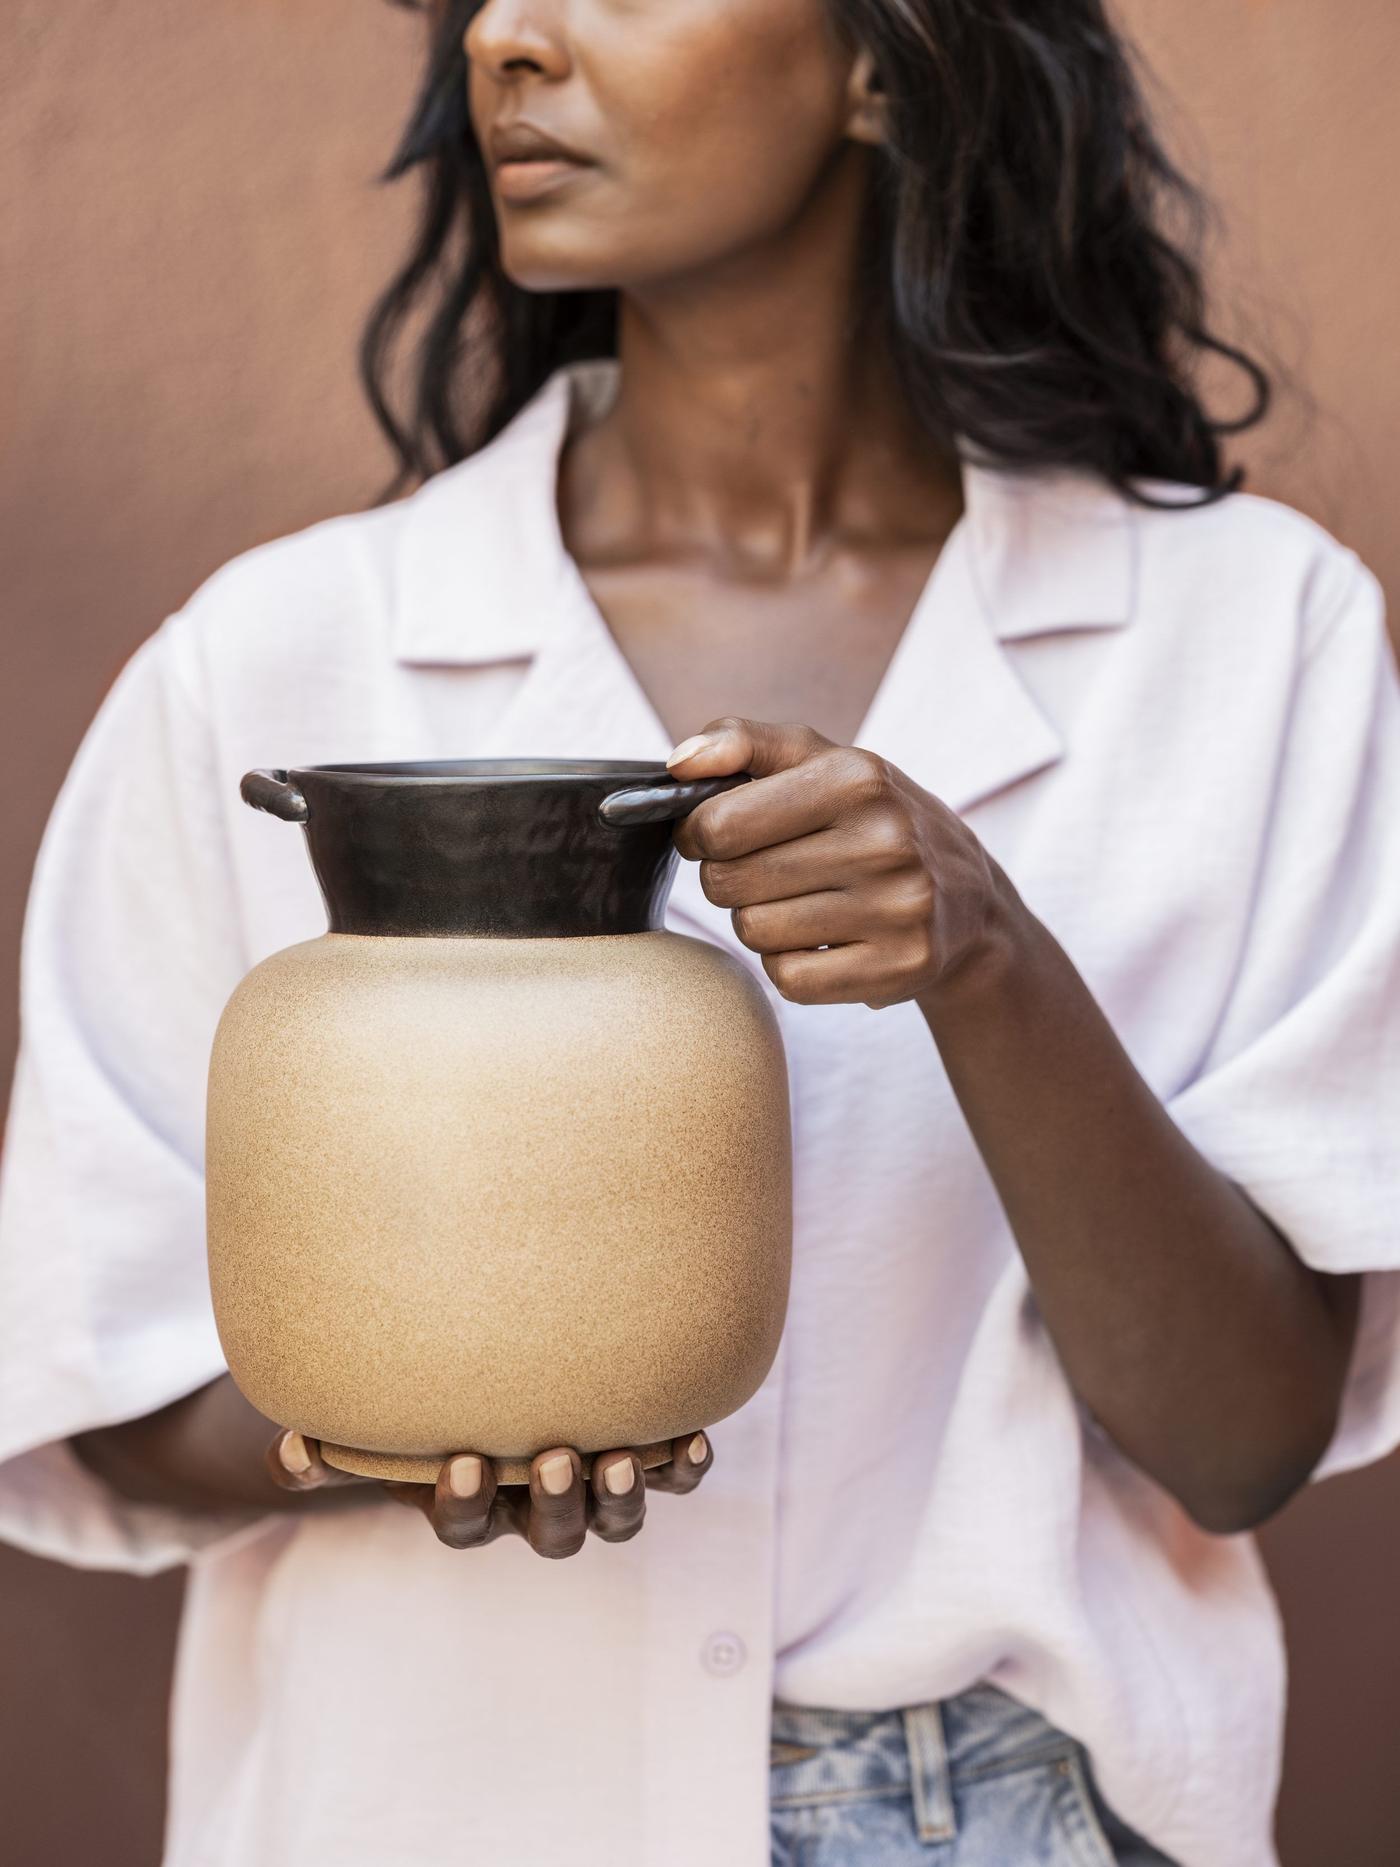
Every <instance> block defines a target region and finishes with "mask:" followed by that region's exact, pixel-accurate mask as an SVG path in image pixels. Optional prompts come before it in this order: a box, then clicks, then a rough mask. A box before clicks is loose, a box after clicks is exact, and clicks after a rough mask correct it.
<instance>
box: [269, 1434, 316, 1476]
mask: <svg viewBox="0 0 1400 1867" xmlns="http://www.w3.org/2000/svg"><path fill="white" fill-rule="evenodd" d="M277 1456H278V1458H279V1459H281V1461H282V1464H283V1467H284V1468H285V1469H286V1470H287V1471H289V1472H292V1473H293V1474H294V1475H295V1476H296V1477H298V1478H300V1477H301V1476H302V1475H303V1473H305V1472H309V1471H310V1470H311V1454H310V1453H309V1452H308V1451H307V1449H306V1441H305V1440H304V1439H303V1438H302V1436H301V1434H300V1433H284V1434H283V1436H282V1444H281V1446H280V1448H279V1449H278V1453H277Z"/></svg>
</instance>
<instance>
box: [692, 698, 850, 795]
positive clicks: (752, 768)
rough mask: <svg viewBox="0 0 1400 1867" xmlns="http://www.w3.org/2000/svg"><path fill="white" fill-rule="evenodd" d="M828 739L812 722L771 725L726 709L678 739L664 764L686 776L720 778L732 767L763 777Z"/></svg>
mask: <svg viewBox="0 0 1400 1867" xmlns="http://www.w3.org/2000/svg"><path fill="white" fill-rule="evenodd" d="M831 743H832V742H831V740H830V739H826V738H824V737H823V736H822V734H821V733H819V732H817V731H815V730H814V728H812V727H811V726H799V725H797V724H796V723H790V724H787V725H774V724H773V723H772V722H771V721H769V720H749V719H741V718H740V717H739V716H738V715H737V714H733V713H728V714H725V715H724V716H723V718H721V719H715V720H711V721H709V723H708V724H707V725H706V726H704V727H703V728H702V729H701V731H700V732H698V733H692V734H691V736H690V737H689V738H688V739H682V740H681V742H680V744H679V745H678V746H676V747H675V748H674V750H673V751H672V752H671V755H670V757H669V758H668V759H667V760H666V768H667V770H668V771H672V772H674V773H676V775H677V776H678V777H684V778H688V779H691V778H722V777H727V776H728V774H729V773H730V772H735V771H749V772H752V773H753V774H754V776H755V777H758V778H763V777H767V776H768V775H769V774H770V773H771V772H775V771H786V770H788V768H789V767H790V766H793V765H797V764H800V763H801V761H802V760H803V759H805V758H810V757H811V755H812V753H813V752H816V751H819V750H820V749H821V748H822V747H823V746H830V745H831Z"/></svg>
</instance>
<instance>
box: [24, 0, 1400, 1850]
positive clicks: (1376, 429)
mask: <svg viewBox="0 0 1400 1867" xmlns="http://www.w3.org/2000/svg"><path fill="white" fill-rule="evenodd" d="M1120 11H1121V12H1122V13H1123V14H1124V15H1125V17H1126V18H1127V20H1128V23H1129V24H1130V26H1132V27H1133V28H1135V29H1138V30H1140V32H1141V34H1142V37H1143V41H1144V43H1145V44H1146V45H1147V46H1148V47H1149V49H1150V50H1151V52H1152V54H1153V56H1154V58H1155V59H1156V61H1157V62H1158V64H1159V65H1160V68H1161V70H1162V71H1163V73H1164V74H1165V77H1166V79H1167V82H1168V84H1169V86H1170V88H1171V89H1172V90H1173V91H1174V92H1175V94H1176V96H1177V98H1178V100H1180V101H1179V104H1178V107H1177V109H1176V110H1175V111H1174V120H1176V121H1178V122H1179V124H1180V129H1181V138H1182V139H1183V140H1184V143H1185V147H1186V153H1187V156H1188V160H1189V161H1190V164H1191V166H1192V167H1194V168H1196V169H1198V170H1200V169H1202V168H1204V170H1205V171H1206V175H1207V179H1208V180H1209V181H1210V182H1211V183H1212V185H1213V186H1214V187H1215V188H1216V189H1217V190H1218V191H1219V193H1220V194H1221V195H1222V196H1223V198H1224V200H1225V203H1226V206H1227V210H1228V213H1229V217H1230V224H1231V228H1232V246H1231V250H1230V252H1229V253H1228V255H1227V256H1226V259H1225V263H1224V265H1223V267H1222V270H1221V275H1220V276H1221V279H1222V284H1223V289H1224V312H1225V321H1226V323H1227V325H1229V324H1230V323H1231V322H1232V321H1234V322H1235V323H1236V325H1237V326H1238V325H1239V324H1240V323H1241V322H1243V325H1244V326H1245V328H1246V329H1252V328H1255V327H1257V326H1258V325H1260V324H1261V323H1262V326H1263V329H1264V331H1265V334H1266V336H1267V337H1268V338H1269V339H1270V341H1273V342H1275V343H1276V345H1277V347H1278V348H1279V349H1281V351H1282V353H1283V355H1284V357H1285V360H1287V361H1289V362H1291V363H1292V364H1294V366H1295V367H1296V368H1297V369H1298V370H1299V373H1300V374H1301V375H1302V376H1303V377H1304V378H1305V379H1306V380H1307V381H1308V382H1309V384H1310V385H1311V388H1312V390H1313V391H1314V394H1315V396H1316V399H1317V402H1318V404H1319V409H1320V414H1319V417H1318V419H1317V420H1316V421H1315V422H1314V423H1313V425H1312V426H1311V428H1309V427H1307V426H1306V425H1305V424H1304V422H1303V420H1302V417H1301V416H1300V415H1299V413H1298V412H1297V411H1296V410H1294V411H1293V412H1291V413H1290V412H1289V411H1287V410H1285V411H1284V414H1283V416H1282V417H1281V419H1280V420H1279V421H1278V422H1276V423H1275V424H1274V425H1273V427H1272V429H1271V431H1270V432H1269V434H1268V435H1266V436H1265V437H1264V438H1263V439H1262V440H1261V441H1257V442H1254V443H1252V444H1251V451H1252V456H1253V458H1254V460H1255V462H1256V463H1257V465H1258V467H1259V475H1258V478H1257V481H1256V482H1255V483H1257V484H1258V485H1259V486H1260V488H1261V489H1262V490H1266V491H1270V492H1274V493H1277V494H1278V495H1279V496H1281V497H1284V498H1286V499H1288V500H1289V501H1290V503H1294V504H1299V505H1302V506H1304V507H1305V508H1307V509H1309V510H1312V511H1313V512H1315V513H1316V514H1317V516H1319V517H1320V518H1321V519H1322V520H1323V522H1324V523H1326V524H1327V525H1328V526H1329V528H1330V529H1332V530H1334V531H1336V532H1338V533H1339V534H1340V535H1341V536H1342V537H1343V538H1344V539H1345V540H1346V541H1347V542H1348V543H1351V544H1353V545H1355V546H1356V547H1357V548H1358V549H1359V550H1360V551H1361V552H1362V554H1363V556H1365V557H1366V558H1367V560H1368V562H1370V563H1371V564H1372V565H1374V567H1375V568H1376V569H1377V570H1378V571H1379V572H1380V573H1381V575H1382V576H1383V577H1384V578H1385V579H1386V581H1387V583H1388V586H1389V588H1390V590H1391V592H1392V595H1393V597H1394V598H1396V599H1397V600H1396V602H1395V609H1396V611H1397V613H1400V534H1397V533H1396V532H1395V528H1394V526H1393V523H1392V520H1391V506H1392V503H1393V497H1394V494H1393V490H1392V489H1393V488H1394V486H1395V485H1396V483H1397V474H1398V473H1400V366H1397V364H1396V362H1395V360H1394V355H1393V351H1394V345H1393V322H1394V304H1395V300H1396V296H1397V291H1398V290H1400V259H1397V258H1396V256H1395V255H1394V254H1393V253H1392V252H1391V251H1390V250H1389V248H1388V247H1387V246H1386V245H1385V243H1384V242H1382V241H1378V240H1377V238H1376V225H1375V217H1374V203H1375V198H1376V195H1377V192H1378V191H1380V192H1382V193H1383V191H1384V189H1385V188H1386V187H1387V186H1388V183H1387V181H1386V179H1385V178H1386V177H1388V176H1389V175H1390V174H1391V173H1393V172H1394V170H1395V168H1396V167H1397V163H1400V118H1398V117H1397V116H1396V114H1395V112H1394V109H1393V99H1394V96H1395V93H1396V90H1397V81H1400V8H1397V7H1396V6H1395V4H1394V0H1348V5H1347V6H1346V8H1345V9H1336V8H1321V7H1318V6H1317V5H1316V4H1315V0H1173V4H1172V5H1171V6H1170V7H1169V8H1168V7H1162V6H1159V5H1158V6H1154V5H1151V4H1149V0H1123V3H1122V5H1121V7H1120ZM418 31H419V22H418V21H417V20H416V19H415V18H414V17H413V16H412V15H410V14H406V13H404V12H401V11H399V10H398V9H395V8H391V7H389V6H387V5H365V6H361V7H351V8H347V7H344V6H339V5H333V4H332V0H298V4H297V5H296V6H295V7H286V8H283V7H266V6H264V7H248V6H239V5H235V4H234V3H233V0H207V3H206V4H205V5H203V6H200V7H197V8H190V7H188V6H176V5H175V4H174V0H102V3H101V4H98V0H70V4H69V5H67V6H66V7H63V8H44V7H40V6H39V5H37V4H36V3H35V0H12V4H11V6H10V7H9V8H7V9H6V10H5V12H4V14H3V16H0V65H3V68H4V69H5V70H6V71H7V72H8V73H10V74H11V79H10V88H9V92H8V96H7V108H6V117H5V140H6V147H7V150H8V151H9V152H10V154H11V156H12V159H13V160H14V161H15V162H16V164H17V170H16V175H17V180H16V182H15V183H14V184H12V186H11V187H10V188H9V189H8V190H6V191H5V194H4V198H3V199H4V205H3V209H0V212H3V214H4V216H5V221H6V228H5V244H6V248H7V250H8V251H9V252H10V253H11V255H12V256H13V258H14V261H15V263H14V264H13V265H12V267H11V268H10V271H9V274H8V279H9V280H10V281H13V283H12V284H11V285H10V288H9V289H10V293H11V298H10V301H9V302H8V303H7V304H6V306H5V309H6V311H7V312H8V313H9V314H10V315H9V316H8V317H6V318H4V319H0V331H5V332H9V333H12V336H11V337H10V339H9V341H10V342H13V343H14V344H15V345H16V356H15V359H13V361H14V362H15V363H17V361H18V358H19V357H21V356H22V357H23V359H24V368H23V370H21V369H19V368H18V367H12V368H10V369H9V371H8V376H7V379H8V380H9V381H10V383H11V384H12V385H13V387H12V402H11V417H10V424H9V427H10V433H9V434H8V435H7V440H8V442H9V445H8V446H7V447H6V449H5V450H4V453H3V456H0V475H2V476H3V491H2V492H0V550H2V551H3V560H4V570H5V576H4V581H5V590H6V598H7V632H6V635H5V637H4V640H3V643H2V644H0V654H3V657H4V659H3V668H2V669H0V784H3V787H4V795H5V797H6V800H7V804H8V806H9V808H8V809H7V810H6V811H5V813H4V814H3V816H0V869H3V874H4V878H5V886H4V888H3V890H0V904H3V907H0V946H3V952H0V980H5V981H8V982H9V983H8V985H7V986H6V989H5V990H4V991H3V992H0V1024H3V1029H0V1057H4V1058H8V1057H9V1056H10V1055H11V1054H12V1048H13V1043H14V1037H15V1030H14V991H13V981H14V978H15V966H16V958H17V949H18V939H19V928H20V916H21V912H22V908H23V902H24V894H25V889H26V887H27V881H28V876H29V871H30V867H31V865H32V862H33V858H34V852H35V848H36V847H37V843H38V838H39V833H40V830H41V829H42V827H43V823H44V820H45V818H46V816H47V813H48V810H49V807H50V805H51V803H52V801H53V797H54V794H55V792H56V790H57V788H58V784H59V781H60V779H61V778H62V776H63V773H64V771H65V769H66V768H67V764H68V761H69V759H70V758H71V756H72V753H73V750H74V748H75V746H76V744H77V742H78V739H79V737H80V735H81V733H82V731H83V729H84V727H85V726H86V724H87V722H88V721H89V719H90V718H91V717H92V714H93V713H94V711H95V710H96V708H97V705H98V703H99V701H100V700H101V698H102V695H103V693H104V692H105V690H106V688H107V686H108V684H109V682H110V681H111V679H112V677H113V676H114V675H115V673H116V671H117V669H118V668H119V667H120V666H121V664H122V663H123V662H124V661H125V659H126V657H127V656H128V655H129V654H130V652H131V651H132V649H133V648H134V647H135V646H136V644H137V643H138V642H139V641H140V640H142V639H143V638H144V637H145V636H146V635H148V634H149V633H150V632H151V630H152V629H153V628H154V627H155V626H156V624H157V623H158V622H159V621H160V619H161V618H162V616H164V615H165V614H166V613H167V612H168V611H169V610H171V609H173V608H175V607H176V606H177V605H178V604H179V603H181V602H182V601H183V600H184V599H185V597H186V596H188V595H189V593H190V591H191V590H192V589H193V588H194V586H195V585H196V584H197V583H198V582H199V581H200V580H201V579H202V578H203V577H204V576H205V575H207V574H208V573H209V572H210V571H211V570H213V569H214V568H215V567H216V566H217V565H218V564H220V563H222V562H224V561H225V560H226V559H227V558H229V557H231V556H232V555H233V554H234V553H235V552H236V551H239V550H241V549H243V548H244V547H246V546H248V545H250V544H253V543H255V542H257V541H259V540H261V539H264V538H269V537H273V536H276V535H278V534H280V533H284V532H288V531H292V530H295V529H297V528H298V527H300V526H302V525H304V524H307V523H309V522H311V521H312V520H314V519H316V518H319V517H321V516H324V515H325V514H327V513H330V512H334V511H341V510H346V509H350V508H354V507H357V506H360V505H363V504H365V503H366V502H367V501H368V500H369V499H370V498H371V497H372V496H373V494H374V492H375V491H376V490H377V488H378V486H379V484H380V483H381V480H382V478H383V476H384V473H385V469H386V457H385V455H384V452H383V450H382V448H381V446H380V443H379V441H378V439H377V437H376V435H375V433H374V430H373V428H372V425H371V423H370V421H369V419H368V416H367V415H366V414H365V412H364V411H363V410H362V408H361V407H360V404H359V400H358V396H357V392H356V389H355V384H354V376H353V350H354V341H355V334H356V329H357V326H358V322H359V319H360V317H361V315H362V313H363V310H364V307H365V306H366V304H367V303H368V301H369V299H370V297H371V295H372V294H373V292H374V290H375V289H376V287H377V286H378V284H379V283H380V282H381V281H382V280H383V278H384V277H385V276H387V273H388V271H389V269H390V265H391V262H392V259H393V257H394V256H395V255H396V254H397V251H398V249H399V246H400V243H401V240H402V237H403V233H404V226H405V222H404V216H405V213H406V211H407V210H408V209H409V207H410V206H411V201H410V199H409V197H408V196H407V195H405V196H404V197H403V198H400V196H399V195H397V194H395V193H385V192H382V191H376V190H375V189H374V188H373V187H372V186H371V178H372V176H373V173H374V171H375V169H376V168H377V167H378V166H379V165H380V164H381V163H382V161H383V160H384V159H385V157H386V155H387V153H388V151H389V150H390V148H391V147H392V144H393V141H394V138H395V134H396V130H397V127H398V122H399V119H400V117H401V115H402V113H403V112H404V111H405V110H406V108H407V104H408V100H409V98H410V96H411V93H412V90H413V85H414V81H415V75H416V73H415V60H416V45H417V34H418ZM1377 177H1380V178H1381V179H1380V181H1379V182H1378V181H1377ZM6 1081H8V1070H7V1071H6ZM1265 1540H1266V1546H1267V1551H1268V1556H1269V1561H1270V1564H1271V1567H1272V1569H1273V1573H1274V1575H1275V1578H1276V1580H1277V1582H1278V1585H1279V1587H1280V1590H1281V1594H1282V1597H1283V1601H1284V1604H1285V1612H1286V1615H1287V1619H1288V1623H1289V1629H1290V1641H1291V1648H1292V1653H1293V1676H1294V1692H1293V1702H1292V1710H1291V1720H1290V1732H1289V1755H1288V1766H1287V1782H1286V1787H1285V1793H1284V1802H1283V1820H1282V1830H1283V1850H1284V1857H1285V1861H1286V1867H1318V1863H1320V1862H1342V1861H1344V1862H1346V1863H1347V1867H1391V1863H1393V1861H1394V1859H1395V1854H1396V1839H1395V1838H1396V1836H1397V1835H1400V1772H1397V1771H1396V1769H1395V1766H1394V1758H1393V1750H1394V1733H1395V1732H1396V1731H1397V1730H1400V1615H1397V1614H1396V1613H1395V1612H1394V1568H1395V1551H1396V1549H1397V1548H1400V1463H1396V1462H1392V1463H1391V1464H1390V1465H1389V1466H1387V1467H1382V1468H1378V1469H1373V1470H1371V1471H1369V1472H1366V1473H1361V1474H1357V1475H1356V1476H1353V1477H1348V1478H1343V1479H1335V1480H1332V1481H1330V1482H1329V1483H1328V1484H1327V1485H1326V1486H1323V1487H1319V1488H1318V1489H1317V1490H1316V1491H1314V1492H1311V1493H1309V1494H1308V1495H1306V1496H1305V1497H1303V1498H1302V1499H1300V1500H1299V1501H1298V1502H1297V1503H1296V1504H1295V1505H1294V1506H1293V1507H1292V1508H1291V1509H1290V1510H1289V1511H1288V1512H1287V1513H1286V1514H1285V1516H1284V1517H1283V1518H1282V1519H1281V1520H1280V1521H1279V1522H1278V1523H1277V1524H1276V1525H1275V1526H1273V1527H1272V1528H1271V1529H1270V1531H1269V1532H1268V1534H1267V1537H1266V1539H1265ZM178 1595H179V1580H178V1577H174V1576H164V1577H160V1578H157V1579H156V1580H154V1581H150V1582H135V1581H131V1580H128V1579H126V1578H121V1577H115V1576H97V1575H88V1574H82V1573H79V1572H77V1571H73V1570H66V1569H61V1568H59V1567H57V1566H53V1565H47V1564H43V1563H39V1562H36V1561H33V1560H31V1559H29V1558H27V1557H23V1556H20V1555H18V1554H17V1553H15V1552H13V1551H9V1550H0V1678H3V1680H4V1686H3V1688H0V1808H3V1810H4V1811H5V1814H4V1821H5V1825H6V1827H5V1843H4V1848H3V1850H2V1851H3V1853H4V1857H5V1858H6V1859H7V1860H12V1861H14V1862H15V1863H16V1864H17V1867H60V1864H62V1867H67V1863H69V1862H77V1861H81V1860H87V1859H94V1860H100V1861H101V1862H102V1863H103V1867H152V1863H153V1862H154V1861H155V1860H156V1859H157V1856H158V1851H159V1831H160V1803H161V1788H162V1785H161V1756H162V1748H163V1734H164V1725H165V1704H166V1694H167V1690H168V1673H169V1665H170V1659H171V1651H172V1642H173V1628H174V1616H175V1612H176V1606H177V1602H178Z"/></svg>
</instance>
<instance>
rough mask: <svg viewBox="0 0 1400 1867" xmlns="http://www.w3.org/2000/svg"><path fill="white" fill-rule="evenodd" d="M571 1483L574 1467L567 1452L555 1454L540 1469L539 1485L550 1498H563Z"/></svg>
mask: <svg viewBox="0 0 1400 1867" xmlns="http://www.w3.org/2000/svg"><path fill="white" fill-rule="evenodd" d="M573 1482H574V1465H573V1460H572V1459H571V1458H570V1457H569V1455H568V1453H567V1452H556V1453H555V1455H554V1457H553V1458H552V1459H546V1460H545V1462H544V1464H543V1465H541V1467H540V1483H541V1484H542V1485H543V1486H544V1488H545V1490H546V1491H548V1493H549V1495H550V1496H551V1497H563V1495H564V1493H565V1492H566V1491H567V1490H568V1488H569V1486H570V1485H571V1484H572V1483H573Z"/></svg>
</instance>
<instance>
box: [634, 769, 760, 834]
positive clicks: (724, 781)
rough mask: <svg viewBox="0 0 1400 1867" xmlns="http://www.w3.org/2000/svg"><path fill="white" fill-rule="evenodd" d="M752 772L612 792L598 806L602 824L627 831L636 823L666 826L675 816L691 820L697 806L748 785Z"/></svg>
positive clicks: (739, 772) (641, 785)
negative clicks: (736, 786) (738, 786)
mask: <svg viewBox="0 0 1400 1867" xmlns="http://www.w3.org/2000/svg"><path fill="white" fill-rule="evenodd" d="M749 778H750V773H748V772H746V771H736V772H731V773H730V774H729V776H728V777H725V778H697V779H696V780H695V781H694V783H692V784H679V783H677V782H675V781H674V780H673V781H672V782H671V783H669V784H640V785H633V786H631V787H630V788H629V789H628V790H625V791H610V792H609V793H608V795H607V796H606V797H605V798H604V799H603V801H602V803H601V804H600V805H599V806H598V820H599V822H600V823H608V824H611V825H612V826H613V827H614V828H616V829H625V828H627V827H628V826H629V825H631V824H634V823H667V822H670V821H672V820H673V819H674V818H676V817H688V816H689V815H690V813H691V811H692V810H694V808H695V806H696V805H697V804H703V803H704V802H705V799H706V798H707V797H718V796H719V794H720V792H721V791H732V790H733V789H734V787H735V785H737V784H747V783H748V782H749Z"/></svg>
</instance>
